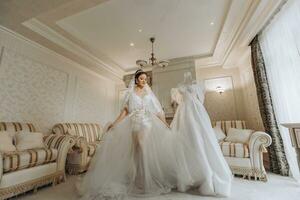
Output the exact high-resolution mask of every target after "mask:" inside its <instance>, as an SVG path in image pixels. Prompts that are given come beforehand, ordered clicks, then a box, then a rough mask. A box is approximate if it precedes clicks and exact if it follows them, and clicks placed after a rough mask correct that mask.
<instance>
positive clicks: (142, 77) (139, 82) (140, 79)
mask: <svg viewBox="0 0 300 200" xmlns="http://www.w3.org/2000/svg"><path fill="white" fill-rule="evenodd" d="M136 82H137V85H138V86H140V87H144V86H145V85H146V83H147V75H146V74H141V75H140V76H139V77H138V78H137V81H136Z"/></svg>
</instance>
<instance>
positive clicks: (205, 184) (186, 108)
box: [171, 72, 232, 196]
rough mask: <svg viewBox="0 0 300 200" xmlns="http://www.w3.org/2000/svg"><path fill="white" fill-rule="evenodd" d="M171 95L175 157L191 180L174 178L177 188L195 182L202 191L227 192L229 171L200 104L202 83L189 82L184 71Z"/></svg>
mask: <svg viewBox="0 0 300 200" xmlns="http://www.w3.org/2000/svg"><path fill="white" fill-rule="evenodd" d="M173 92H174V91H173ZM172 96H173V99H174V100H175V101H176V102H177V103H178V107H177V110H176V113H175V116H174V119H173V121H172V123H171V129H172V131H173V134H174V138H175V140H174V142H175V143H176V144H175V146H176V147H177V148H176V151H177V156H176V157H177V158H178V159H179V160H180V163H181V168H185V169H186V171H188V172H189V178H191V179H192V181H193V184H192V185H189V184H187V183H184V182H182V181H181V180H178V181H177V185H178V189H179V190H180V191H183V192H184V191H186V190H188V189H189V188H190V187H195V186H197V188H198V191H199V193H200V194H202V195H214V196H228V195H230V190H231V180H232V174H231V171H230V169H229V166H228V164H227V163H226V161H225V159H224V157H223V154H222V152H221V149H220V146H219V144H218V142H217V139H216V136H215V133H214V131H213V128H212V126H211V121H210V118H209V116H208V113H207V111H206V110H205V108H204V106H203V102H204V91H203V85H201V84H199V83H195V82H193V81H192V77H191V73H190V72H187V73H185V74H184V83H183V84H181V85H180V86H179V87H178V93H177V94H175V95H174V93H173V95H172Z"/></svg>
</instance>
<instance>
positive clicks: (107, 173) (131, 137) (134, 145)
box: [79, 112, 179, 200]
mask: <svg viewBox="0 0 300 200" xmlns="http://www.w3.org/2000/svg"><path fill="white" fill-rule="evenodd" d="M171 140H172V133H171V131H170V129H169V128H168V127H167V126H166V125H165V124H164V123H163V122H162V121H161V120H160V119H159V118H158V117H157V116H155V115H154V114H152V113H150V112H134V113H132V114H130V115H129V116H127V117H126V118H125V119H123V120H122V121H121V122H120V123H118V124H117V125H115V127H113V128H112V129H111V130H110V131H109V132H107V133H106V134H105V136H104V141H103V144H101V145H100V146H99V148H98V149H97V151H96V154H95V156H94V157H93V160H92V162H91V165H90V168H89V170H88V172H87V173H86V175H85V177H84V178H83V179H82V181H81V183H80V186H79V188H80V191H79V192H80V194H81V195H82V198H81V199H84V200H88V199H89V200H94V199H97V200H98V199H124V198H125V197H127V196H128V195H133V196H155V195H159V194H164V193H168V192H170V191H171V189H172V188H174V187H175V186H176V181H177V177H178V175H179V173H178V172H177V170H176V166H177V160H176V158H175V154H174V152H173V144H172V142H171Z"/></svg>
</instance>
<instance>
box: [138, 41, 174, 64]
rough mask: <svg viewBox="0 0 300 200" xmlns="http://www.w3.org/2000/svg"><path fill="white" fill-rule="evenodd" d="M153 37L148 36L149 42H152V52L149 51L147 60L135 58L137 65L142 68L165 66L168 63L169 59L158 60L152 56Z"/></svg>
mask: <svg viewBox="0 0 300 200" xmlns="http://www.w3.org/2000/svg"><path fill="white" fill-rule="evenodd" d="M154 41H155V38H154V37H151V38H150V42H151V43H152V53H151V57H150V58H149V62H147V61H146V60H137V61H136V64H137V66H139V67H141V68H144V67H162V68H164V67H166V66H168V64H169V61H167V60H161V61H158V60H157V59H156V58H155V57H154V53H153V44H154Z"/></svg>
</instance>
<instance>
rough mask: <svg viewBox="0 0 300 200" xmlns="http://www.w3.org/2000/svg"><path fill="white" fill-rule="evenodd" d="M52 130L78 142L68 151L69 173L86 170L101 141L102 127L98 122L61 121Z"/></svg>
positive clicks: (67, 165) (67, 166)
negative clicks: (69, 136) (71, 137)
mask: <svg viewBox="0 0 300 200" xmlns="http://www.w3.org/2000/svg"><path fill="white" fill-rule="evenodd" d="M52 132H53V133H54V134H63V135H71V136H73V137H75V138H76V144H75V145H74V147H73V148H72V150H71V151H69V153H68V156H67V164H66V168H67V171H68V173H69V174H79V173H82V172H85V171H86V170H87V168H88V166H89V163H90V161H91V159H92V157H93V156H94V155H95V153H96V148H97V146H98V145H99V144H100V143H101V138H102V136H103V129H102V127H101V126H100V125H99V124H96V123H59V124H56V125H54V127H53V128H52Z"/></svg>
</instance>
